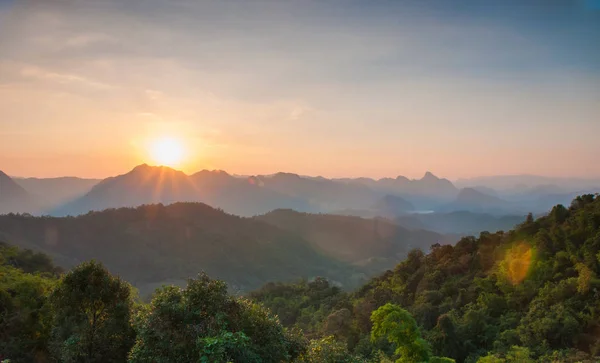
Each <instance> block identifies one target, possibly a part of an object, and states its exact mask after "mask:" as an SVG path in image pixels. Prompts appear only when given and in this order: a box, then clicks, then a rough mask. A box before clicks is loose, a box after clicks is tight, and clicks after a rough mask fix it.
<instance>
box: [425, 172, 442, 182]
mask: <svg viewBox="0 0 600 363" xmlns="http://www.w3.org/2000/svg"><path fill="white" fill-rule="evenodd" d="M439 179H440V178H438V177H437V176H435V175H433V173H432V172H430V171H428V172H425V175H424V176H423V178H421V180H439Z"/></svg>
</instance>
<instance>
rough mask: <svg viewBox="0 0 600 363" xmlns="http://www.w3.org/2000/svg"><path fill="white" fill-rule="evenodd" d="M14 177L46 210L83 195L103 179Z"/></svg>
mask: <svg viewBox="0 0 600 363" xmlns="http://www.w3.org/2000/svg"><path fill="white" fill-rule="evenodd" d="M12 179H13V180H14V181H15V182H16V183H17V184H19V185H20V186H21V187H23V189H25V190H27V191H28V192H29V193H31V194H32V195H33V196H34V197H35V198H37V199H38V200H39V202H40V203H41V204H42V206H43V209H45V210H46V209H49V208H54V207H57V206H59V205H61V204H64V203H67V202H70V201H72V200H74V199H76V198H78V197H81V196H82V195H84V194H85V193H87V192H89V191H90V190H91V189H92V187H94V185H96V184H98V183H99V182H101V181H102V180H101V179H83V178H77V177H59V178H12Z"/></svg>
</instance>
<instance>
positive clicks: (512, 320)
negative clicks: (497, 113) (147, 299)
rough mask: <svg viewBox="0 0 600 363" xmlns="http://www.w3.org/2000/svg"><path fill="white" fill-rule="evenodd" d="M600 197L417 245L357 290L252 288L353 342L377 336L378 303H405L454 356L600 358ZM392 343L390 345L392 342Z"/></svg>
mask: <svg viewBox="0 0 600 363" xmlns="http://www.w3.org/2000/svg"><path fill="white" fill-rule="evenodd" d="M599 274H600V197H598V196H594V195H584V196H580V197H578V198H576V199H575V200H574V201H573V202H572V205H571V206H570V207H568V208H566V207H563V206H561V205H558V206H556V207H554V208H553V209H552V211H551V212H550V213H549V214H548V215H547V216H545V217H542V218H539V219H537V220H534V219H533V218H531V217H529V218H527V220H526V221H525V222H524V223H522V224H521V225H519V226H518V227H517V228H516V229H515V230H512V231H510V232H507V233H502V232H498V233H494V234H490V233H485V232H484V233H481V235H480V236H479V237H467V238H463V239H462V240H461V241H460V242H458V243H457V244H456V245H455V246H451V245H443V246H442V245H435V246H433V247H432V248H431V250H430V252H429V253H428V254H425V253H423V252H421V251H418V250H415V251H412V252H411V253H410V254H409V256H408V258H407V259H406V260H405V261H404V262H402V263H400V264H399V265H397V266H396V267H395V268H394V269H393V270H391V271H388V272H386V273H385V274H383V275H382V276H380V277H378V278H375V279H372V280H371V281H370V282H369V283H368V284H366V285H365V286H363V287H362V288H361V289H359V290H358V291H357V292H355V293H353V294H345V293H343V292H341V291H339V290H338V289H335V288H334V289H332V288H331V286H329V285H327V284H324V283H320V284H308V283H299V284H270V285H268V286H265V287H264V288H263V289H261V290H259V291H256V292H254V293H253V294H252V297H253V298H254V299H255V300H257V301H261V302H263V303H264V304H265V305H266V306H268V307H269V308H271V309H273V310H274V311H275V312H277V313H278V314H279V315H280V316H283V317H284V318H283V319H282V321H283V322H284V323H286V324H289V325H298V326H301V327H303V328H304V329H305V330H306V331H307V332H308V333H310V334H311V335H313V336H318V335H321V334H322V335H329V334H333V335H334V336H336V337H337V339H338V340H340V341H343V342H346V343H347V344H348V346H349V348H350V350H352V351H354V352H355V353H357V354H361V355H363V356H367V357H368V356H372V355H374V354H375V352H377V351H378V350H380V349H382V350H384V351H387V352H393V349H392V350H391V351H390V348H389V346H386V345H385V344H383V343H381V344H380V343H377V342H376V343H372V342H371V340H370V336H369V334H370V333H369V332H370V331H371V321H370V319H369V317H370V316H371V313H372V312H373V311H374V310H376V309H377V308H378V307H381V306H383V305H385V304H387V303H393V304H397V305H400V306H402V307H403V308H405V309H407V310H408V311H409V312H410V313H411V314H412V315H413V316H414V318H415V319H416V321H417V323H418V324H419V325H420V327H421V330H422V331H423V337H424V338H425V339H426V340H427V341H428V342H429V343H430V344H431V346H432V349H433V353H434V354H435V355H439V356H446V357H451V358H454V359H456V361H457V362H482V363H483V362H488V363H489V362H534V361H539V362H597V361H599V358H593V356H600V303H599V301H600V280H599V279H598V276H599ZM386 349H387V350H386Z"/></svg>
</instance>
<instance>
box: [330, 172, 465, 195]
mask: <svg viewBox="0 0 600 363" xmlns="http://www.w3.org/2000/svg"><path fill="white" fill-rule="evenodd" d="M335 180H337V181H341V182H345V183H349V184H362V185H366V186H369V187H371V188H374V189H376V190H381V191H384V192H388V193H395V194H398V195H407V194H412V195H420V196H430V197H431V196H433V197H442V198H452V197H454V196H456V194H457V193H458V189H457V188H456V187H455V186H454V184H452V182H451V181H450V180H448V179H444V178H438V177H437V176H435V175H433V173H431V172H429V171H428V172H426V173H425V175H424V176H423V177H422V178H421V179H408V178H406V177H404V176H398V177H396V178H395V179H393V178H382V179H378V180H375V179H370V178H342V179H335Z"/></svg>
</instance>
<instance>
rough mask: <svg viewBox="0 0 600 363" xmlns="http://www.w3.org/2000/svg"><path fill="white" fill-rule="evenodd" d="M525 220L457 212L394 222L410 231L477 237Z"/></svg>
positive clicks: (407, 217)
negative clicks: (419, 230)
mask: <svg viewBox="0 0 600 363" xmlns="http://www.w3.org/2000/svg"><path fill="white" fill-rule="evenodd" d="M524 220H525V216H524V215H522V216H520V215H503V216H494V215H491V214H487V213H474V212H468V211H457V212H449V213H425V214H410V215H403V216H400V217H398V218H396V219H394V222H395V223H396V224H398V225H399V226H402V227H404V228H408V229H426V230H430V231H434V232H437V233H455V234H461V235H469V234H475V235H477V234H479V233H480V232H482V231H488V232H497V231H508V230H510V229H512V228H514V227H515V226H516V225H517V224H519V223H521V222H523V221H524Z"/></svg>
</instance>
